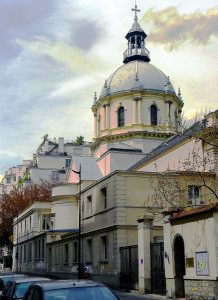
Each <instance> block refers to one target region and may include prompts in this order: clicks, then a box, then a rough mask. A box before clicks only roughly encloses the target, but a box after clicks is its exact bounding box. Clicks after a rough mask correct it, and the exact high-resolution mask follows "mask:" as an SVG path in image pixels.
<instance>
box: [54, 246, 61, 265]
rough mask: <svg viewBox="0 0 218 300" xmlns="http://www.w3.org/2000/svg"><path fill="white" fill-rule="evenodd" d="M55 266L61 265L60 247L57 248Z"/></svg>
mask: <svg viewBox="0 0 218 300" xmlns="http://www.w3.org/2000/svg"><path fill="white" fill-rule="evenodd" d="M55 264H56V265H59V264H60V246H56V247H55Z"/></svg>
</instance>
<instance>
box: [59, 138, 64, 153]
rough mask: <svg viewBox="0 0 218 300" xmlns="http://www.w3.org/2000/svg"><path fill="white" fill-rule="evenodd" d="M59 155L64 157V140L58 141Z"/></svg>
mask: <svg viewBox="0 0 218 300" xmlns="http://www.w3.org/2000/svg"><path fill="white" fill-rule="evenodd" d="M58 154H59V155H64V138H61V137H60V138H59V139H58Z"/></svg>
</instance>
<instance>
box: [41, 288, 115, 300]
mask: <svg viewBox="0 0 218 300" xmlns="http://www.w3.org/2000/svg"><path fill="white" fill-rule="evenodd" d="M57 299H62V300H77V299H79V300H87V299H88V300H103V299H104V300H117V297H116V296H115V295H114V294H113V293H112V292H111V291H110V290H109V289H108V288H106V287H87V288H85V287H81V288H69V289H60V290H53V291H46V292H45V300H57Z"/></svg>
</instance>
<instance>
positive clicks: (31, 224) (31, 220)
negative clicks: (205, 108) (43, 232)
mask: <svg viewBox="0 0 218 300" xmlns="http://www.w3.org/2000/svg"><path fill="white" fill-rule="evenodd" d="M31 222H32V218H31V217H30V232H31V226H32V224H31Z"/></svg>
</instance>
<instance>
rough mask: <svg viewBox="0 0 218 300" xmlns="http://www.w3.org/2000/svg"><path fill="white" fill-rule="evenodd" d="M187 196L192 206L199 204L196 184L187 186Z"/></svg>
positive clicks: (199, 199)
mask: <svg viewBox="0 0 218 300" xmlns="http://www.w3.org/2000/svg"><path fill="white" fill-rule="evenodd" d="M188 198H189V202H191V203H192V206H196V205H200V204H201V198H200V188H199V187H198V186H189V187H188Z"/></svg>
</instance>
